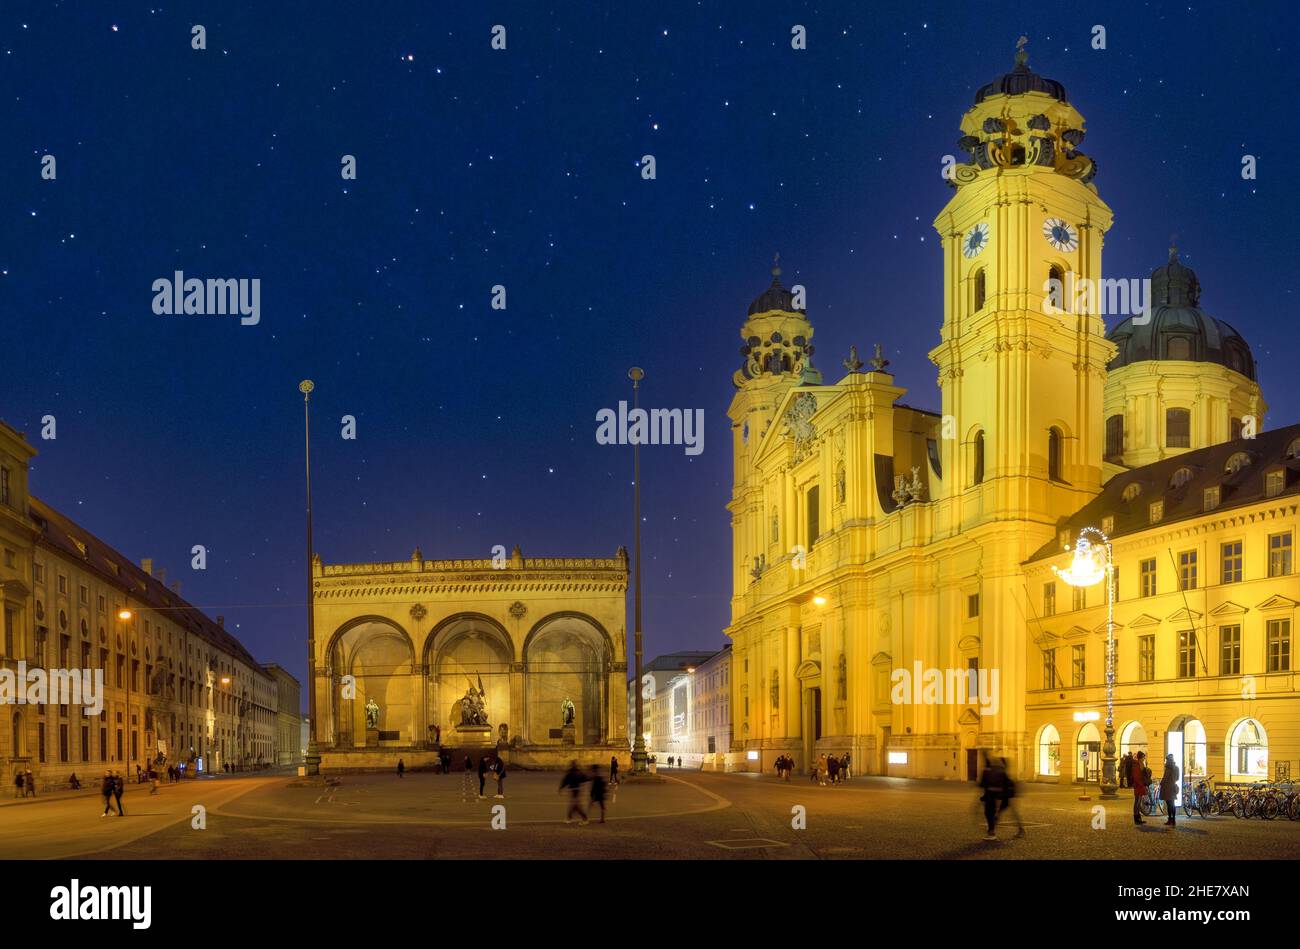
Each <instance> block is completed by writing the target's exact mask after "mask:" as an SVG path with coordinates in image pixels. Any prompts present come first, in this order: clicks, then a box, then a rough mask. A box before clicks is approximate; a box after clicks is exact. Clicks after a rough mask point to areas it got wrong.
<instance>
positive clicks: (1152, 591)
mask: <svg viewBox="0 0 1300 949" xmlns="http://www.w3.org/2000/svg"><path fill="white" fill-rule="evenodd" d="M1138 570H1139V572H1140V575H1141V579H1140V583H1139V587H1140V589H1141V593H1140V595H1141V596H1155V595H1156V558H1155V557H1152V558H1151V559H1150V560H1143V561H1142V562H1141V563H1139V564H1138Z"/></svg>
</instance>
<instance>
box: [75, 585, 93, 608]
mask: <svg viewBox="0 0 1300 949" xmlns="http://www.w3.org/2000/svg"><path fill="white" fill-rule="evenodd" d="M77 599H79V600H80V601H81V602H82V603H83V604H84V605H86V606H89V605H90V588H89V587H85V586H83V587H80V588H79V589H78V592H77Z"/></svg>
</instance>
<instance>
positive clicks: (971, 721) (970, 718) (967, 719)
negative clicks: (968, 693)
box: [957, 708, 980, 725]
mask: <svg viewBox="0 0 1300 949" xmlns="http://www.w3.org/2000/svg"><path fill="white" fill-rule="evenodd" d="M979 723H980V713H979V712H977V711H975V710H974V709H973V708H965V709H962V712H961V714H960V715H958V716H957V724H958V725H978V724H979Z"/></svg>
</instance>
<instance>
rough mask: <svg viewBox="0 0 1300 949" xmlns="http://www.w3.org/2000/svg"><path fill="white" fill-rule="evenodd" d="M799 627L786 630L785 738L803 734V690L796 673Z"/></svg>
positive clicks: (783, 707) (783, 713) (783, 730)
mask: <svg viewBox="0 0 1300 949" xmlns="http://www.w3.org/2000/svg"><path fill="white" fill-rule="evenodd" d="M799 635H800V631H799V627H798V626H793V625H791V626H787V627H786V628H785V677H784V678H785V686H784V691H785V697H784V698H785V701H784V702H783V703H782V705H781V710H782V715H783V717H782V720H781V725H782V728H781V734H782V736H783V737H785V738H798V737H799V735H800V734H802V732H803V729H802V727H801V726H802V724H803V723H802V721H801V718H802V713H801V706H802V702H803V695H802V689H801V688H800V683H799V680H798V679H797V678H795V672H796V670H798V668H799V662H800V659H799Z"/></svg>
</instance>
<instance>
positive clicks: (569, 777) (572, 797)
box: [560, 761, 587, 824]
mask: <svg viewBox="0 0 1300 949" xmlns="http://www.w3.org/2000/svg"><path fill="white" fill-rule="evenodd" d="M586 780H587V779H586V778H585V777H583V775H582V772H581V771H579V770H578V762H576V761H573V762H570V764H569V770H568V771H566V772H564V777H563V778H561V779H560V793H561V794H563V793H564V792H565V791H566V790H567V791H568V792H569V809H568V811H566V812H565V815H564V822H565V823H566V824H571V823H573V815H574V814H575V813H576V814H577V815H578V817H579V818H581V820H582V823H584V824H585V823H587V814H586V812H585V811H584V810H583V809H582V799H581V794H582V785H583V784H584V783H585V782H586Z"/></svg>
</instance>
